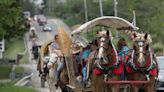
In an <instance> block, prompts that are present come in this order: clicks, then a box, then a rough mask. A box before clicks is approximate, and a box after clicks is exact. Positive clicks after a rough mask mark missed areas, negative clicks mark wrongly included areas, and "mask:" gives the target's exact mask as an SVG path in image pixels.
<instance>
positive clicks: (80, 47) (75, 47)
mask: <svg viewBox="0 0 164 92" xmlns="http://www.w3.org/2000/svg"><path fill="white" fill-rule="evenodd" d="M84 47H85V46H84V45H83V44H82V43H75V44H73V45H72V50H71V53H72V54H77V53H79V52H81V51H82V50H83V48H84Z"/></svg>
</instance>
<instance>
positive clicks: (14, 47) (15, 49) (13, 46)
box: [3, 38, 28, 64]
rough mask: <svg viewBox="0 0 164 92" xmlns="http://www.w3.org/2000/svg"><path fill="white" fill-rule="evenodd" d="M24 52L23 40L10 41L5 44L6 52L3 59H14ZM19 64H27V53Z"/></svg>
mask: <svg viewBox="0 0 164 92" xmlns="http://www.w3.org/2000/svg"><path fill="white" fill-rule="evenodd" d="M24 50H25V46H24V40H23V39H17V38H15V39H12V40H11V41H9V42H7V44H6V50H5V52H4V55H3V58H7V59H16V56H17V54H18V53H23V52H24ZM20 63H23V64H24V63H28V55H27V53H26V54H25V55H24V56H23V58H22V59H21V60H20Z"/></svg>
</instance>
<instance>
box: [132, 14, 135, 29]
mask: <svg viewBox="0 0 164 92" xmlns="http://www.w3.org/2000/svg"><path fill="white" fill-rule="evenodd" d="M132 24H133V25H134V26H135V27H136V12H135V11H133V21H132Z"/></svg>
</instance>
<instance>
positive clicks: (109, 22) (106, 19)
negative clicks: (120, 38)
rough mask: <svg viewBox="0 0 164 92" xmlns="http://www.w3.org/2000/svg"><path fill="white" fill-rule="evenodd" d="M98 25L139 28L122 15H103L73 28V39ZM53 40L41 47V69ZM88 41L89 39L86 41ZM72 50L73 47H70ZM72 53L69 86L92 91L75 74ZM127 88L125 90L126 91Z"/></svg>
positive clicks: (81, 91) (68, 60)
mask: <svg viewBox="0 0 164 92" xmlns="http://www.w3.org/2000/svg"><path fill="white" fill-rule="evenodd" d="M96 26H102V27H109V28H113V29H116V30H119V31H121V30H131V31H136V30H138V29H139V28H138V27H136V26H134V25H133V24H132V23H130V22H129V21H127V20H125V19H123V18H120V17H113V16H103V17H99V18H96V19H93V20H91V21H89V22H86V23H85V24H83V25H81V26H80V27H79V28H77V29H75V30H73V31H72V32H71V35H72V38H71V39H81V33H85V32H89V31H90V29H92V28H94V27H96ZM74 41H75V40H72V43H74ZM51 42H52V40H50V41H48V42H46V43H45V44H44V45H43V46H42V48H41V54H40V57H41V70H42V69H43V67H42V66H43V62H42V61H43V57H44V56H45V55H46V54H47V53H48V48H47V45H48V44H50V43H51ZM85 42H86V43H87V42H88V41H85ZM70 51H71V48H70ZM71 57H72V56H71V53H69V54H68V55H66V56H65V58H66V68H67V72H68V78H69V84H68V85H67V86H68V87H69V88H71V89H73V90H74V92H92V89H91V87H87V88H86V87H84V86H83V85H82V84H80V83H79V82H77V80H76V76H75V65H74V62H73V60H72V58H71ZM106 83H109V84H144V83H148V82H147V81H107V82H106ZM126 91H127V90H125V92H126Z"/></svg>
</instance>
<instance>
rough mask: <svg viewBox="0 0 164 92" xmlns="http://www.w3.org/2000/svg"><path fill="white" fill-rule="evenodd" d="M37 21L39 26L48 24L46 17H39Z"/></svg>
mask: <svg viewBox="0 0 164 92" xmlns="http://www.w3.org/2000/svg"><path fill="white" fill-rule="evenodd" d="M37 21H38V23H39V25H45V24H47V18H46V16H44V15H37Z"/></svg>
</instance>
